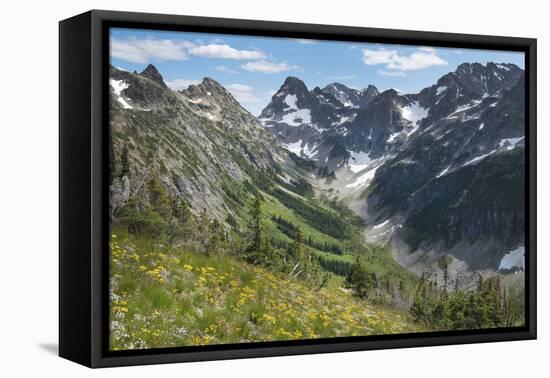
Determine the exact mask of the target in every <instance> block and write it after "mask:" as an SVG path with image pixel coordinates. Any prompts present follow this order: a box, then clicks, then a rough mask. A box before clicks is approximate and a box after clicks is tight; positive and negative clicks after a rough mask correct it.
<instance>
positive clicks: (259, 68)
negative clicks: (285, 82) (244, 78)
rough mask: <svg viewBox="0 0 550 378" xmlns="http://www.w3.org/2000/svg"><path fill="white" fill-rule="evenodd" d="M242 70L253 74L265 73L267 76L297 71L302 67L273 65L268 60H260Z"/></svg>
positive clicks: (246, 65)
mask: <svg viewBox="0 0 550 378" xmlns="http://www.w3.org/2000/svg"><path fill="white" fill-rule="evenodd" d="M241 68H243V69H244V70H247V71H251V72H263V73H266V74H274V73H279V72H285V71H290V70H297V69H299V68H300V67H298V66H289V65H288V64H287V63H285V62H281V63H273V62H268V61H267V60H258V61H256V62H248V63H246V64H243V65H241Z"/></svg>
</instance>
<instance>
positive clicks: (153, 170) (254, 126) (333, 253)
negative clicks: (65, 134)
mask: <svg viewBox="0 0 550 378" xmlns="http://www.w3.org/2000/svg"><path fill="white" fill-rule="evenodd" d="M110 76H111V79H110V86H111V109H110V112H111V155H112V159H111V162H112V163H116V164H113V165H114V166H112V167H111V171H112V172H113V177H112V184H111V196H110V197H111V203H110V208H111V209H110V210H111V216H112V217H113V221H114V223H115V224H116V221H117V217H118V216H119V215H120V212H121V211H122V212H123V213H125V214H126V213H127V212H128V209H127V207H128V206H126V205H128V203H129V202H131V201H132V200H136V199H137V203H138V205H137V206H138V207H139V208H140V209H142V210H141V211H143V208H146V206H147V204H148V203H150V202H151V198H148V197H150V196H151V194H150V193H148V191H147V188H146V184H147V183H148V182H149V180H150V179H151V178H152V177H156V178H158V180H159V181H160V183H161V184H162V186H163V187H164V188H165V189H166V190H167V191H168V193H169V194H170V197H171V198H172V199H182V200H183V201H184V202H185V203H186V204H187V206H189V208H190V209H191V211H192V212H193V213H194V214H195V215H197V216H199V215H200V214H201V213H202V212H203V210H204V211H205V214H208V216H209V217H212V218H216V219H217V220H219V221H220V222H222V223H224V224H225V225H226V226H227V228H228V229H232V230H233V231H236V232H239V230H243V229H244V228H245V227H246V226H247V224H248V223H249V221H250V219H249V214H248V211H249V207H250V205H251V199H252V198H254V197H255V196H256V195H258V194H260V195H261V197H262V198H263V200H264V204H263V208H264V212H265V214H264V217H263V219H262V228H263V229H264V230H265V232H266V234H267V235H268V236H269V240H270V242H271V243H272V244H273V246H274V248H281V249H282V248H286V247H288V246H289V245H292V243H293V240H294V239H295V238H296V235H297V234H298V232H301V233H302V235H303V238H304V243H305V244H306V245H307V248H308V249H309V250H310V251H311V252H312V253H314V254H315V255H316V256H317V257H318V258H319V259H320V263H321V264H322V266H323V267H324V268H325V269H326V270H328V271H331V272H333V273H337V274H339V275H340V276H342V275H345V273H346V272H347V269H349V266H350V264H351V263H353V261H354V260H355V256H357V255H360V256H362V258H363V259H367V258H369V269H372V270H375V271H377V272H379V273H380V274H387V273H388V272H391V273H392V274H393V275H395V276H396V277H398V276H400V275H402V276H403V279H411V278H412V275H411V274H410V273H409V272H406V271H405V269H403V268H401V267H400V266H399V265H398V264H397V263H396V262H395V261H394V260H393V259H392V258H391V256H390V255H389V253H388V252H387V251H386V250H384V249H383V248H377V249H376V250H377V251H378V253H377V254H376V256H374V257H373V256H369V254H372V253H373V252H372V251H374V249H372V250H371V249H369V247H367V246H366V245H365V243H364V240H363V237H362V231H363V225H362V220H361V219H360V218H359V217H358V216H357V215H355V214H353V213H352V212H351V211H349V209H346V208H345V207H343V206H341V205H340V204H338V203H336V202H334V201H328V200H322V199H320V198H319V197H317V196H314V193H313V187H312V185H311V184H310V182H309V181H310V180H313V177H314V176H315V175H314V173H315V172H314V171H312V170H311V169H312V167H311V166H310V165H309V164H308V163H307V162H305V161H304V160H303V159H300V158H298V157H296V156H291V155H290V154H289V153H288V151H286V150H285V149H284V148H282V147H281V146H280V144H279V143H278V142H277V141H276V139H275V137H274V136H272V135H271V134H270V133H269V131H268V130H266V128H264V127H263V126H262V125H261V124H260V123H259V121H258V120H257V119H256V118H255V117H254V116H252V115H251V114H250V113H249V112H248V111H246V110H245V109H244V108H242V107H241V106H240V105H239V103H238V102H237V101H236V100H235V99H234V98H233V96H232V95H231V94H230V93H229V92H228V91H227V90H226V89H225V88H224V87H223V86H221V85H220V84H219V83H217V82H216V81H214V80H212V79H209V78H205V79H204V80H203V81H202V82H201V83H200V84H198V85H191V86H189V87H188V88H187V89H185V90H181V91H173V90H171V89H170V88H168V87H167V86H166V85H165V83H164V81H163V79H162V76H161V75H160V74H159V73H158V72H157V70H156V69H155V68H154V67H153V66H151V65H150V66H148V67H147V68H146V69H145V70H144V71H143V72H141V73H137V72H133V73H131V72H126V71H121V70H118V69H116V68H115V67H111V72H110ZM288 82H289V83H290V84H289V85H292V84H293V83H292V82H293V80H292V79H290V80H288ZM297 90H299V87H298V89H297ZM306 92H307V91H306ZM307 93H309V92H307ZM305 98H307V97H305ZM301 101H302V100H300V102H299V104H300V105H302V102H301ZM304 101H305V100H304ZM125 154H127V156H125ZM125 165H129V166H128V167H127V168H125ZM140 219H141V218H140ZM138 220H139V219H138Z"/></svg>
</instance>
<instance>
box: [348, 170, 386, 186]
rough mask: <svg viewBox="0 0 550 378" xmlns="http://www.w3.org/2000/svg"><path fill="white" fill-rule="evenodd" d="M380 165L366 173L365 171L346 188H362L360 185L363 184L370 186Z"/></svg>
mask: <svg viewBox="0 0 550 378" xmlns="http://www.w3.org/2000/svg"><path fill="white" fill-rule="evenodd" d="M379 167H380V166H377V167H374V168H372V169H370V170H368V171H367V172H366V173H363V174H362V175H361V176H359V177H358V178H357V179H356V180H355V181H354V182H352V183H351V184H347V185H346V188H354V189H355V188H360V187H363V186H366V185H367V186H368V184H370V182H371V181H372V179H373V178H374V175H375V174H376V170H377V169H378V168H379Z"/></svg>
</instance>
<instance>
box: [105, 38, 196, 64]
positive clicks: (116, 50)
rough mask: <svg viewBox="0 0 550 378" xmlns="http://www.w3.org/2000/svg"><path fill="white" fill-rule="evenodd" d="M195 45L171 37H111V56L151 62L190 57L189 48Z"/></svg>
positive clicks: (132, 60) (139, 61) (135, 61)
mask: <svg viewBox="0 0 550 378" xmlns="http://www.w3.org/2000/svg"><path fill="white" fill-rule="evenodd" d="M191 46H193V44H192V43H191V42H188V41H173V40H170V39H155V38H145V39H135V38H130V39H126V40H121V39H116V38H111V41H110V49H111V56H113V57H115V58H119V59H123V60H126V61H128V62H134V63H150V62H158V61H166V60H186V59H188V54H187V51H186V50H187V49H188V48H189V47H191Z"/></svg>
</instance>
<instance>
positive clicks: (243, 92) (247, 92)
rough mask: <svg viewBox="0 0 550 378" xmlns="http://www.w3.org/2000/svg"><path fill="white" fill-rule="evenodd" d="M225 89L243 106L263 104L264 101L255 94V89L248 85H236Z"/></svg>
mask: <svg viewBox="0 0 550 378" xmlns="http://www.w3.org/2000/svg"><path fill="white" fill-rule="evenodd" d="M225 88H226V89H227V90H228V91H229V92H231V94H232V95H233V96H235V98H236V99H237V101H239V103H241V104H257V103H260V102H262V99H260V98H259V97H258V96H256V94H255V93H254V89H252V87H250V86H248V85H245V84H238V83H234V84H229V85H226V86H225Z"/></svg>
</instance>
